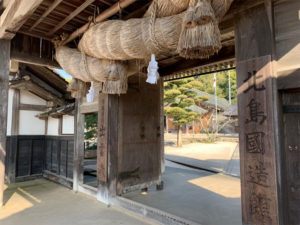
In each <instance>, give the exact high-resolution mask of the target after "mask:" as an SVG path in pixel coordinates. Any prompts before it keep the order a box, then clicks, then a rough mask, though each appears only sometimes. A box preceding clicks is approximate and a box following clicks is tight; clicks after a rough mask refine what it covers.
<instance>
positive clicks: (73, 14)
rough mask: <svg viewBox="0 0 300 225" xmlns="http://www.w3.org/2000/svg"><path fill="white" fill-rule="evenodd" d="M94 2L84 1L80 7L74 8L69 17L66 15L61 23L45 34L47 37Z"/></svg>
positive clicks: (92, 0) (91, 0)
mask: <svg viewBox="0 0 300 225" xmlns="http://www.w3.org/2000/svg"><path fill="white" fill-rule="evenodd" d="M94 1H95V0H86V1H85V2H84V3H83V4H82V5H81V6H79V7H78V8H76V10H75V11H73V12H72V13H71V14H70V15H68V16H67V17H66V18H65V19H64V20H63V21H61V22H60V23H59V24H58V25H57V26H56V27H55V28H54V29H53V30H51V31H50V32H48V33H47V35H48V36H50V35H52V34H54V33H55V32H56V31H58V30H59V29H60V28H62V27H63V26H64V25H65V24H66V23H68V22H69V21H70V20H72V19H73V18H74V17H76V16H77V15H78V14H79V13H81V12H82V11H83V10H84V9H85V8H86V7H88V6H89V5H90V4H92V3H93V2H94Z"/></svg>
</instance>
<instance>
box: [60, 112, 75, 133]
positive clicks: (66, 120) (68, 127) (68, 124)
mask: <svg viewBox="0 0 300 225" xmlns="http://www.w3.org/2000/svg"><path fill="white" fill-rule="evenodd" d="M62 134H74V116H69V115H64V116H63V121H62Z"/></svg>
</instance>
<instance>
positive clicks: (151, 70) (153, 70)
mask: <svg viewBox="0 0 300 225" xmlns="http://www.w3.org/2000/svg"><path fill="white" fill-rule="evenodd" d="M158 78H159V73H158V63H157V62H156V60H155V55H154V54H152V55H151V61H150V62H149V66H148V78H147V80H146V82H147V83H149V84H156V83H157V80H158Z"/></svg>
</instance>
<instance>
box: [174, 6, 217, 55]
mask: <svg viewBox="0 0 300 225" xmlns="http://www.w3.org/2000/svg"><path fill="white" fill-rule="evenodd" d="M191 21H192V22H191ZM194 24H196V25H194ZM221 47H222V45H221V34H220V30H219V27H218V24H217V20H216V18H215V16H214V12H213V9H212V7H211V5H210V3H209V2H208V1H207V0H199V1H198V3H197V5H196V6H194V7H193V6H190V8H189V10H188V11H187V13H186V15H185V17H184V19H183V28H182V32H181V35H180V39H179V43H178V49H177V50H178V52H179V54H180V56H182V57H185V58H191V59H193V58H208V57H209V56H211V55H214V54H215V53H217V52H218V51H219V50H220V49H221Z"/></svg>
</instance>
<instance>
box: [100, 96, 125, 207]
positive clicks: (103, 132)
mask: <svg viewBox="0 0 300 225" xmlns="http://www.w3.org/2000/svg"><path fill="white" fill-rule="evenodd" d="M118 118H119V96H118V95H107V94H102V93H100V94H99V110H98V150H97V178H98V181H99V186H98V192H97V199H98V200H99V201H101V202H103V203H105V204H108V205H109V204H111V199H112V198H113V197H115V196H116V188H117V172H118V170H117V169H118V145H119V142H118V136H119V132H120V129H119V121H118Z"/></svg>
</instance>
